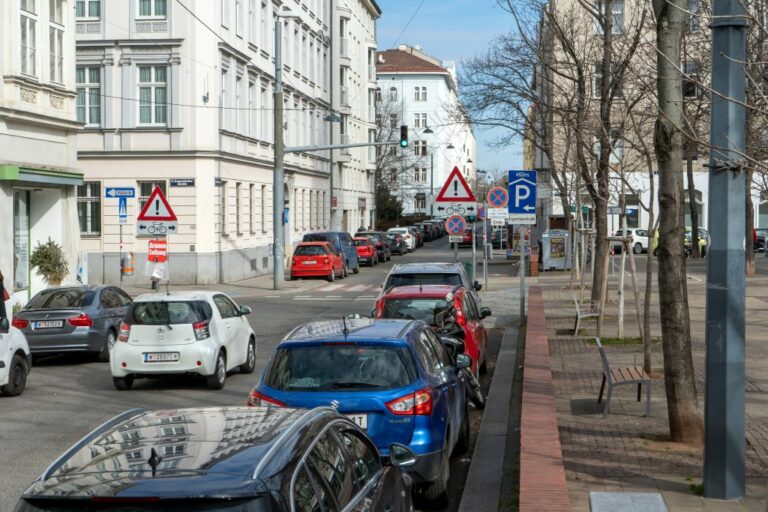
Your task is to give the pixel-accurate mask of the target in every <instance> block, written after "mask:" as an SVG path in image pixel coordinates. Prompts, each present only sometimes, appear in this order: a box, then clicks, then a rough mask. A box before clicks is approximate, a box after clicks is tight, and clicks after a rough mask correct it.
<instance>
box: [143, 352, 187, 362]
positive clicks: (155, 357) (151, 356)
mask: <svg viewBox="0 0 768 512" xmlns="http://www.w3.org/2000/svg"><path fill="white" fill-rule="evenodd" d="M178 361H179V353H178V352H144V362H145V363H176V362H178Z"/></svg>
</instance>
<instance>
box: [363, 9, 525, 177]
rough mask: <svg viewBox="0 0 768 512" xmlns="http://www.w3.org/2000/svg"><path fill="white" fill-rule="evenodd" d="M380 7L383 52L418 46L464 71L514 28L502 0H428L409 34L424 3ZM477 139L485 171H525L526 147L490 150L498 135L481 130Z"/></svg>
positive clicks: (379, 28)
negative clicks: (469, 60) (469, 62)
mask: <svg viewBox="0 0 768 512" xmlns="http://www.w3.org/2000/svg"><path fill="white" fill-rule="evenodd" d="M377 3H378V5H379V7H380V8H381V10H382V15H381V18H379V20H378V26H377V30H378V36H377V39H378V46H379V50H386V49H389V48H394V47H396V46H397V45H398V44H408V45H411V46H413V45H417V44H418V45H420V46H421V48H422V50H423V51H424V52H426V53H428V54H430V55H432V56H433V57H435V58H438V59H440V60H451V61H454V62H456V64H457V65H458V66H459V67H461V61H462V59H466V58H468V57H472V56H474V55H475V54H477V53H480V52H482V51H484V50H485V48H486V47H487V46H488V44H489V43H490V41H492V40H493V39H494V38H495V37H497V36H499V35H501V34H503V33H506V32H508V31H509V30H510V28H511V23H512V20H511V17H510V15H509V14H508V13H507V12H505V11H504V10H502V9H501V8H500V7H499V6H498V5H497V3H496V0H424V4H423V5H422V7H421V9H420V10H419V11H418V13H417V14H416V16H415V17H414V18H413V21H411V23H410V25H408V26H407V28H406V25H407V24H408V20H409V19H410V18H411V16H412V15H413V13H414V12H415V11H416V8H417V7H418V6H419V4H420V3H421V0H377ZM404 28H405V32H403V29H404ZM401 32H403V33H402V36H400V33H401ZM398 36H400V38H399V40H398ZM475 136H476V137H477V167H478V168H479V169H489V170H491V169H496V168H498V169H499V170H505V169H520V168H521V166H522V162H523V156H522V142H519V143H517V144H515V145H514V146H510V147H508V148H506V149H503V150H501V149H494V148H491V147H489V146H488V144H487V143H488V141H490V140H493V139H494V130H483V131H481V130H478V129H475Z"/></svg>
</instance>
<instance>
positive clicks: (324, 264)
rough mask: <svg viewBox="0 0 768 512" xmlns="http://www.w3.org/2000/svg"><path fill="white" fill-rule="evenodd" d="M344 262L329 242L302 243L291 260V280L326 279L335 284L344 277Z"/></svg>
mask: <svg viewBox="0 0 768 512" xmlns="http://www.w3.org/2000/svg"><path fill="white" fill-rule="evenodd" d="M343 273H344V261H343V260H342V258H341V254H337V253H335V252H334V251H333V248H332V247H331V245H330V244H329V243H328V242H302V243H300V244H299V245H297V246H296V250H295V251H293V258H291V279H297V278H303V277H324V278H326V279H327V280H328V281H330V282H333V281H335V280H336V277H337V276H338V277H340V278H341V277H343V275H344V274H343Z"/></svg>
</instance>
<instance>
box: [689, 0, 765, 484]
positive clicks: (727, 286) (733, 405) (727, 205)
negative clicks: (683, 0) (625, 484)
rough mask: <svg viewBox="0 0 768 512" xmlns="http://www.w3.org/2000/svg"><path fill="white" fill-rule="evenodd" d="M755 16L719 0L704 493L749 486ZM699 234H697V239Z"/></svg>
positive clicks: (734, 2)
mask: <svg viewBox="0 0 768 512" xmlns="http://www.w3.org/2000/svg"><path fill="white" fill-rule="evenodd" d="M748 19H749V18H748V16H747V13H746V12H745V9H744V6H743V5H742V3H741V2H740V1H739V0H714V2H713V4H712V25H711V26H712V115H711V121H710V132H709V133H710V145H711V147H712V148H713V149H711V150H710V162H709V228H710V231H711V233H712V237H711V242H710V243H711V244H712V247H711V248H710V249H709V265H708V266H707V321H706V344H707V359H706V381H705V382H706V383H707V385H706V391H705V405H704V496H706V497H707V498H717V499H736V498H740V497H742V496H744V493H745V477H746V462H745V452H746V446H745V435H746V431H745V417H744V415H745V411H744V393H745V390H744V387H745V384H744V380H745V371H744V302H745V299H744V267H745V263H744V222H745V218H744V215H745V205H744V194H745V179H744V169H743V168H742V166H741V165H742V164H741V162H742V158H743V157H742V156H741V155H743V154H744V146H745V122H746V114H745V109H744V101H745V72H744V64H743V63H744V62H745V61H746V32H747V22H748V21H747V20H748ZM718 148H722V149H718ZM697 234H698V233H693V236H692V240H695V239H696V235H697ZM747 243H751V241H747Z"/></svg>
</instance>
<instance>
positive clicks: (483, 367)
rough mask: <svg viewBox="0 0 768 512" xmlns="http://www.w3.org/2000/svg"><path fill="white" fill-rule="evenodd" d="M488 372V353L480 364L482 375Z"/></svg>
mask: <svg viewBox="0 0 768 512" xmlns="http://www.w3.org/2000/svg"><path fill="white" fill-rule="evenodd" d="M486 373H488V355H485V356H483V364H481V365H480V375H485V374H486Z"/></svg>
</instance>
